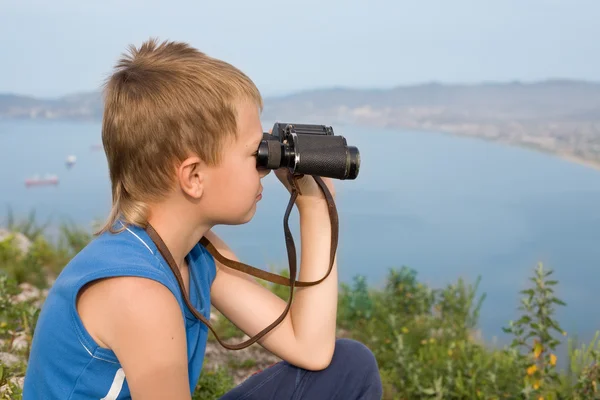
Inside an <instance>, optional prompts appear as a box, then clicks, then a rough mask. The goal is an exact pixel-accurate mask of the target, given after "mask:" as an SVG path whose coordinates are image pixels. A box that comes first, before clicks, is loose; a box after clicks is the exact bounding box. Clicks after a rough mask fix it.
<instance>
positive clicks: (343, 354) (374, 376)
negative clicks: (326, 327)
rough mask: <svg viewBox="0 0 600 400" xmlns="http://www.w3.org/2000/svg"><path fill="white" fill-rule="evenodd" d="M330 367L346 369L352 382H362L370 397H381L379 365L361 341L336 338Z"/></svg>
mask: <svg viewBox="0 0 600 400" xmlns="http://www.w3.org/2000/svg"><path fill="white" fill-rule="evenodd" d="M330 366H331V367H334V368H336V369H337V368H340V369H343V370H345V371H346V373H347V375H349V376H348V378H350V379H351V380H353V381H354V380H355V381H354V382H363V388H362V389H363V390H364V391H365V393H369V397H368V398H369V399H370V398H381V395H382V390H383V389H382V384H381V376H380V374H379V366H378V365H377V359H376V358H375V355H374V354H373V352H372V351H371V350H370V349H369V348H368V347H367V346H365V345H364V344H363V343H361V342H358V341H356V340H352V339H337V340H336V343H335V350H334V353H333V359H332V361H331V365H330Z"/></svg>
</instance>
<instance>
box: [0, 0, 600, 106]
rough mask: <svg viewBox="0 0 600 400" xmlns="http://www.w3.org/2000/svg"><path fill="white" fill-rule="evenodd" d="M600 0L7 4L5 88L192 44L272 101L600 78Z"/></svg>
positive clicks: (0, 56)
mask: <svg viewBox="0 0 600 400" xmlns="http://www.w3.org/2000/svg"><path fill="white" fill-rule="evenodd" d="M599 16H600V0H452V1H449V0H437V1H434V0H369V1H367V0H361V1H359V0H345V1H342V0H301V1H298V0H293V1H291V0H290V1H283V0H254V1H252V0H237V1H233V0H211V1H205V0H195V1H192V0H189V1H185V0H161V1H159V0H145V1H142V0H121V1H118V0H102V1H92V0H53V1H51V0H0V93H13V94H22V95H30V96H36V97H58V96H62V95H66V94H72V93H77V92H84V91H92V90H99V89H100V88H101V85H102V83H103V82H104V80H105V79H106V77H107V76H108V75H109V74H110V72H111V69H112V68H113V65H114V63H115V62H116V61H117V59H118V58H119V57H120V56H121V54H122V53H123V52H125V51H126V50H127V47H128V46H129V45H130V44H133V45H136V46H139V45H140V44H141V43H142V42H143V41H145V40H147V39H148V38H149V37H156V38H159V39H161V40H176V41H184V42H187V43H190V44H191V45H192V46H194V47H196V48H198V49H199V50H201V51H203V52H205V53H207V54H209V55H211V56H213V57H217V58H220V59H223V60H225V61H227V62H230V63H231V64H233V65H235V66H237V67H238V68H240V69H242V70H243V71H244V72H246V73H247V74H248V75H249V76H250V77H251V78H252V79H253V80H254V82H255V83H256V84H257V86H258V87H259V89H260V90H261V92H262V93H263V95H265V96H272V95H280V94H286V93H291V92H295V91H302V90H310V89H314V88H326V87H340V86H343V87H357V88H366V87H371V88H389V87H393V86H398V85H411V84H419V83H425V82H432V81H436V82H444V83H477V82H482V81H514V80H520V81H539V80H545V79H554V78H561V79H582V80H591V81H600V23H598V17H599Z"/></svg>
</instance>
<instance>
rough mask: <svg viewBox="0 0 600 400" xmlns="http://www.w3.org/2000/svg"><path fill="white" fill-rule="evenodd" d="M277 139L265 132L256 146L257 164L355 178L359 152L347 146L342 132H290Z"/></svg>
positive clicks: (309, 173) (306, 173)
mask: <svg viewBox="0 0 600 400" xmlns="http://www.w3.org/2000/svg"><path fill="white" fill-rule="evenodd" d="M291 139H292V140H291V141H284V142H281V141H280V140H279V138H278V137H277V136H271V135H269V134H268V133H267V134H265V135H264V139H263V141H262V142H261V143H260V145H259V147H258V154H257V166H258V167H262V168H267V169H279V168H283V167H287V168H290V169H291V171H292V172H294V173H298V174H305V175H314V176H321V177H329V178H334V179H355V178H356V177H357V176H358V172H359V169H360V152H359V151H358V148H356V147H354V146H348V145H347V144H346V139H345V138H344V137H343V136H333V135H310V134H300V135H294V136H293V137H292V138H291Z"/></svg>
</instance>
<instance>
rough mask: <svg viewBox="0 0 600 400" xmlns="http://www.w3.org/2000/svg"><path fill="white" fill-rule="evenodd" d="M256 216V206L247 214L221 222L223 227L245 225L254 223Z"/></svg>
mask: <svg viewBox="0 0 600 400" xmlns="http://www.w3.org/2000/svg"><path fill="white" fill-rule="evenodd" d="M255 215H256V206H254V207H252V209H251V210H249V211H248V212H247V213H246V214H244V215H242V216H238V217H234V218H230V219H228V220H227V221H224V222H221V224H223V225H244V224H247V223H248V222H250V221H252V218H254V216H255Z"/></svg>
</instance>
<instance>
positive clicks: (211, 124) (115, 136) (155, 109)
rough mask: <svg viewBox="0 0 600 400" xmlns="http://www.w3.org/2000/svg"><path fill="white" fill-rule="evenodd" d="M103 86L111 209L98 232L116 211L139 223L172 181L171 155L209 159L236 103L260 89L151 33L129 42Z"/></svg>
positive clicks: (216, 154)
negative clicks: (139, 42)
mask: <svg viewBox="0 0 600 400" xmlns="http://www.w3.org/2000/svg"><path fill="white" fill-rule="evenodd" d="M129 51H130V53H129V54H124V55H123V57H122V58H121V59H120V60H119V61H118V62H117V64H116V67H115V70H114V73H113V74H112V75H111V76H110V77H109V79H108V80H107V82H106V83H105V86H104V114H103V119H102V143H103V145H104V151H105V152H106V157H107V160H108V168H109V173H110V180H111V187H112V209H111V211H110V214H109V217H108V219H107V221H106V223H105V225H104V226H103V227H102V228H101V229H100V230H99V231H98V232H97V234H100V233H102V232H105V231H111V232H115V231H120V230H122V228H121V229H113V228H112V227H113V225H114V224H115V222H116V221H117V220H118V219H122V220H123V222H125V223H126V224H133V225H137V226H142V227H144V226H145V225H146V223H147V219H148V203H149V202H156V201H160V200H161V199H163V198H164V196H165V195H166V194H167V192H168V191H169V190H171V189H172V188H173V185H174V173H175V163H176V162H177V161H183V160H184V159H185V158H187V157H188V156H190V155H191V154H196V155H198V156H199V157H200V158H201V159H202V160H203V161H204V162H206V163H207V164H208V165H217V164H218V163H219V162H220V160H221V152H222V147H223V146H222V145H223V143H224V141H225V139H226V138H227V137H230V138H231V137H235V135H236V133H237V123H236V122H237V107H238V105H239V103H240V102H241V101H251V102H254V103H255V104H256V105H257V106H258V107H259V108H260V110H262V107H263V102H262V98H261V95H260V92H259V91H258V89H257V88H256V86H255V85H254V83H253V82H252V80H250V78H248V77H247V76H246V75H245V74H244V73H243V72H241V71H240V70H239V69H237V68H235V67H234V66H232V65H230V64H228V63H226V62H224V61H221V60H218V59H215V58H211V57H209V56H207V55H206V54H204V53H202V52H200V51H198V50H197V49H194V48H193V47H190V46H189V45H188V44H186V43H181V42H166V41H165V42H163V43H160V44H159V43H158V42H157V41H156V39H150V40H148V41H147V42H145V43H143V44H142V45H141V46H140V47H139V48H138V49H136V48H135V47H134V46H130V47H129Z"/></svg>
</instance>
